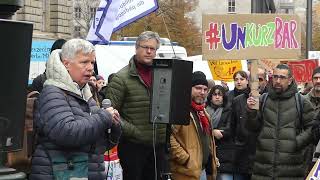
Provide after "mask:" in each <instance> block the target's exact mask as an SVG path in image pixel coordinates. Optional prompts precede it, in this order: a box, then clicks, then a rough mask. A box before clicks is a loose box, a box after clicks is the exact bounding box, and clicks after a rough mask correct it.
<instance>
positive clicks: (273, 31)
mask: <svg viewBox="0 0 320 180" xmlns="http://www.w3.org/2000/svg"><path fill="white" fill-rule="evenodd" d="M202 34H203V35H202V54H203V59H204V60H205V59H219V60H221V59H265V58H268V59H278V58H287V59H297V58H299V56H300V54H301V50H300V48H301V23H300V20H299V17H298V16H297V15H280V14H250V15H249V14H228V15H218V14H204V15H203V16H202Z"/></svg>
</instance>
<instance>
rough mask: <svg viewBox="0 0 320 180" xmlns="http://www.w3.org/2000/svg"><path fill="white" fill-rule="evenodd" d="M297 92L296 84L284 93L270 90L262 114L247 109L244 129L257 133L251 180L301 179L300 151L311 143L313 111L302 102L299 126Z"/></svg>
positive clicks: (302, 177)
mask: <svg viewBox="0 0 320 180" xmlns="http://www.w3.org/2000/svg"><path fill="white" fill-rule="evenodd" d="M296 92H297V87H296V85H295V83H292V84H291V85H290V86H289V87H288V90H287V91H285V92H283V93H276V92H275V91H274V89H273V88H270V89H269V96H268V98H267V100H266V102H265V108H264V110H263V112H261V111H256V110H250V109H247V110H248V121H247V123H246V127H248V129H249V130H251V131H255V132H258V133H260V134H259V136H258V140H257V150H256V158H255V163H254V169H253V176H252V179H257V180H263V179H277V180H289V179H290V180H294V179H299V180H300V179H301V180H302V179H304V168H303V165H304V164H303V163H304V162H303V161H304V156H303V149H304V148H305V147H306V146H307V145H308V144H309V143H310V142H311V137H312V136H311V127H312V123H313V117H314V111H313V108H312V105H311V103H310V102H309V101H308V100H305V99H304V100H303V112H302V122H301V123H299V116H298V112H297V108H296V101H295V93H296ZM260 101H261V100H260ZM260 109H261V104H260ZM299 124H300V125H299ZM298 126H299V127H298Z"/></svg>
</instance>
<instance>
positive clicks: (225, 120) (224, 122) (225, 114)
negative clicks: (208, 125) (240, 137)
mask: <svg viewBox="0 0 320 180" xmlns="http://www.w3.org/2000/svg"><path fill="white" fill-rule="evenodd" d="M211 108H212V107H211V106H207V107H206V109H207V112H208V113H209V115H210V117H212V114H210V112H211V111H210V110H208V109H211ZM231 114H232V111H231V108H230V107H226V108H223V110H222V113H221V118H220V121H219V123H218V127H217V128H216V129H219V130H223V132H222V135H223V138H222V139H215V142H216V147H217V148H216V149H217V158H218V159H219V163H220V166H219V168H218V172H219V173H232V171H233V164H232V163H233V162H232V160H233V149H234V143H233V138H232V134H231V129H230V123H231ZM211 121H212V120H211Z"/></svg>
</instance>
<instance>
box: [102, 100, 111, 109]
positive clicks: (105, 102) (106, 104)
mask: <svg viewBox="0 0 320 180" xmlns="http://www.w3.org/2000/svg"><path fill="white" fill-rule="evenodd" d="M111 105H112V103H111V101H110V99H104V100H103V101H102V102H101V106H102V108H104V109H107V108H109V107H111Z"/></svg>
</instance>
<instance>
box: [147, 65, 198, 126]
mask: <svg viewBox="0 0 320 180" xmlns="http://www.w3.org/2000/svg"><path fill="white" fill-rule="evenodd" d="M192 68H193V62H192V61H184V60H178V59H154V60H153V74H152V93H151V94H152V95H151V109H150V121H151V123H159V124H178V125H188V124H189V123H190V122H189V113H190V103H191V79H192Z"/></svg>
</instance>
